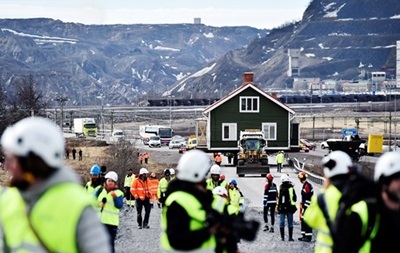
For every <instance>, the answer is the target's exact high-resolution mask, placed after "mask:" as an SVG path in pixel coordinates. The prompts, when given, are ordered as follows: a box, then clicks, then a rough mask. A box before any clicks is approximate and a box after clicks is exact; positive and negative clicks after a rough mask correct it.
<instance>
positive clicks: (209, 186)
mask: <svg viewBox="0 0 400 253" xmlns="http://www.w3.org/2000/svg"><path fill="white" fill-rule="evenodd" d="M206 184H207V189H208V190H210V191H212V190H214V188H215V187H217V186H222V187H224V188H226V185H227V183H226V180H223V181H221V180H218V181H217V182H214V180H213V179H212V178H208V179H207V180H206Z"/></svg>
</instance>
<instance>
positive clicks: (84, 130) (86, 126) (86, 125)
mask: <svg viewBox="0 0 400 253" xmlns="http://www.w3.org/2000/svg"><path fill="white" fill-rule="evenodd" d="M74 133H75V135H76V136H77V137H89V136H90V137H96V136H97V124H96V121H95V120H94V118H75V119H74Z"/></svg>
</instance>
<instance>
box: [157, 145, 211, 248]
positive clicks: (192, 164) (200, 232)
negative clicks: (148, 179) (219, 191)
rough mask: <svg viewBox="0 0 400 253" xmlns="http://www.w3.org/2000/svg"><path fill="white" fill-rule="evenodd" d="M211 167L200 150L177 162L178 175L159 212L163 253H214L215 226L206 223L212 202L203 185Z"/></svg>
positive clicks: (172, 182)
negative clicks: (160, 214) (160, 213)
mask: <svg viewBox="0 0 400 253" xmlns="http://www.w3.org/2000/svg"><path fill="white" fill-rule="evenodd" d="M211 164H212V162H211V159H210V157H209V156H208V155H207V154H206V153H204V152H202V151H199V150H190V151H188V152H186V153H185V154H183V155H182V156H181V158H180V159H179V162H178V166H177V169H178V171H179V173H178V175H177V178H176V180H173V181H171V182H170V183H169V185H168V190H167V199H166V200H165V205H164V206H163V209H162V216H161V228H162V233H161V251H162V252H178V251H179V252H183V251H184V252H204V253H211V252H215V249H216V237H215V234H216V233H217V228H218V225H217V224H209V223H208V222H206V220H207V217H208V214H209V213H210V212H211V210H212V203H213V200H214V198H213V195H212V193H211V192H210V191H208V190H207V188H206V185H205V180H206V176H207V173H208V171H209V169H210V168H211Z"/></svg>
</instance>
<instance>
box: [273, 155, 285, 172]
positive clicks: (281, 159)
mask: <svg viewBox="0 0 400 253" xmlns="http://www.w3.org/2000/svg"><path fill="white" fill-rule="evenodd" d="M275 162H276V166H277V168H276V171H277V172H279V173H281V172H282V168H283V163H284V162H285V155H284V153H283V151H279V152H278V154H277V155H276V157H275Z"/></svg>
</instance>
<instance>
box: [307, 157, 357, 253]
mask: <svg viewBox="0 0 400 253" xmlns="http://www.w3.org/2000/svg"><path fill="white" fill-rule="evenodd" d="M322 164H323V166H324V169H323V170H324V177H325V179H326V180H325V183H324V186H323V188H324V189H323V190H322V192H321V193H320V194H319V195H318V196H315V195H314V196H313V197H312V198H311V204H310V206H309V207H308V208H307V210H306V211H305V212H304V215H303V219H304V221H305V222H306V223H307V224H308V225H309V226H310V227H311V228H313V229H316V230H317V238H316V244H315V252H317V253H319V252H332V247H333V239H332V236H331V232H330V229H329V227H328V225H327V223H333V221H334V220H335V217H336V213H337V211H338V208H339V207H338V206H339V200H340V198H341V197H342V194H341V191H342V187H343V186H344V185H345V183H346V181H348V180H349V172H350V169H351V167H352V166H353V163H352V161H351V158H350V156H349V155H348V154H346V153H345V152H343V151H340V150H337V151H333V152H331V153H330V154H329V155H327V156H325V157H324V158H323V159H322Z"/></svg>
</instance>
